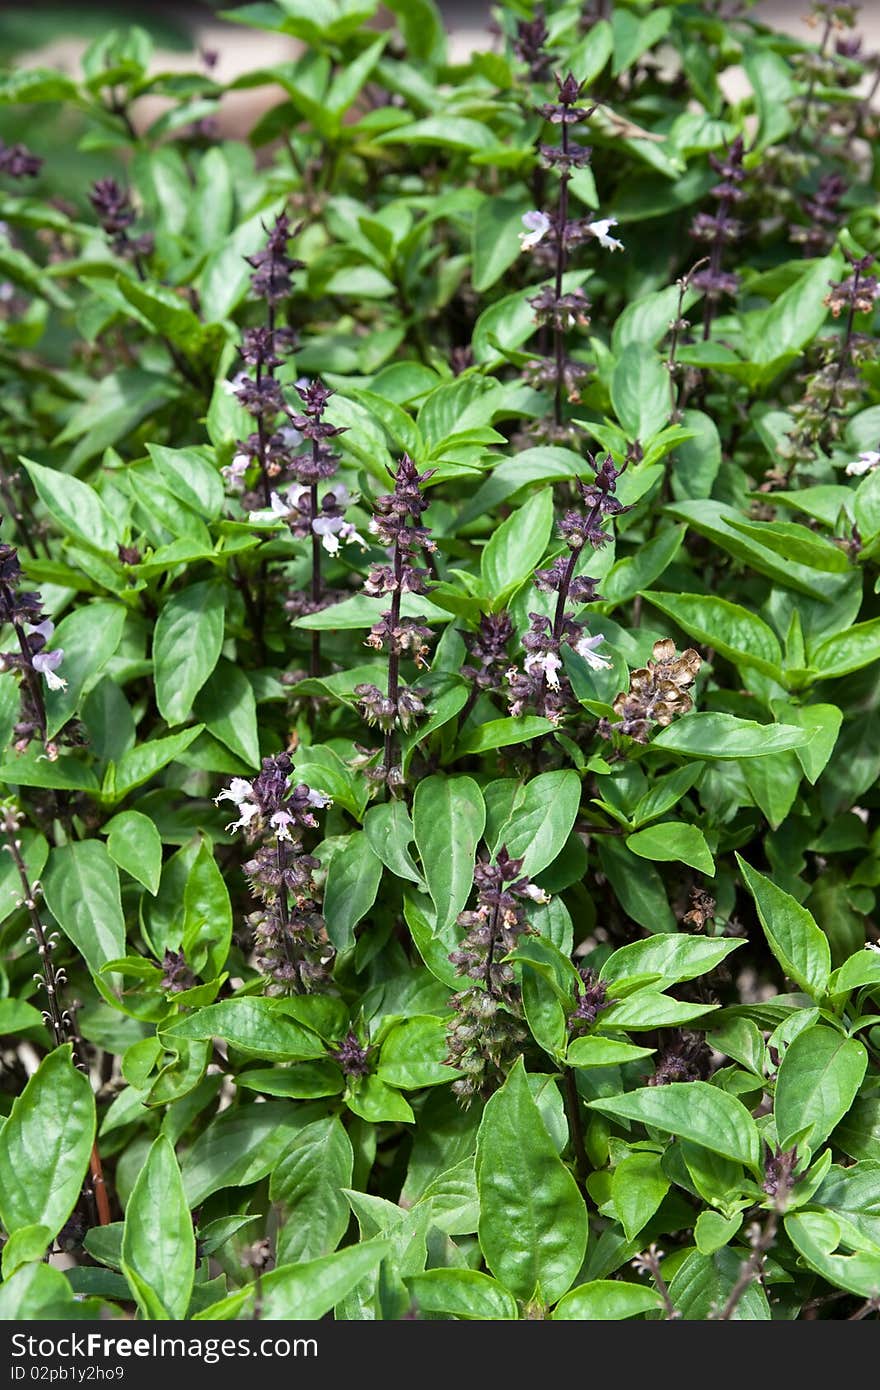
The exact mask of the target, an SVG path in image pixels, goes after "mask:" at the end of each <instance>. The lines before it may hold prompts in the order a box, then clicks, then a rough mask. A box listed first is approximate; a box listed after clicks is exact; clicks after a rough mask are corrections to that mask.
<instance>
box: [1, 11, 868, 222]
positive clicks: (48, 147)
mask: <svg viewBox="0 0 880 1390" xmlns="http://www.w3.org/2000/svg"><path fill="white" fill-rule="evenodd" d="M240 3H242V4H243V3H244V0H240ZM589 3H590V0H585V3H584V8H585V10H588V8H589ZM728 3H729V4H730V5H731V6H732V7H735V0H728ZM438 4H439V8H440V9H441V11H442V13H443V15H444V18H445V21H446V27H447V30H448V32H449V34H450V37H451V45H450V48H451V58H452V60H453V61H461V60H463V59H465V58H466V57H467V56H468V55H469V54H470V52H471V51H472V50H473V49H475V48H478V47H490V46H491V44H492V37H491V35H490V34H489V33H488V32H487V25H488V23H489V21H490V18H491V12H492V9H493V5H492V4H491V3H490V0H438ZM235 7H236V0H66V2H65V0H29V2H28V3H21V0H17V2H16V0H0V68H3V67H7V68H8V67H20V66H33V65H39V66H42V67H53V68H58V69H60V70H61V71H62V72H65V73H69V74H70V75H71V76H78V75H80V58H81V56H82V54H83V52H84V51H85V49H86V48H87V46H88V45H89V43H91V42H92V41H93V40H95V39H96V38H100V37H101V36H102V35H105V34H107V32H108V31H110V30H113V29H116V30H119V29H126V28H128V27H129V26H132V25H140V26H142V27H143V28H144V29H145V30H147V32H148V33H149V35H150V38H151V40H152V42H153V44H154V45H155V50H156V51H155V53H154V57H153V60H152V63H151V70H152V71H153V72H200V73H202V74H207V73H208V72H209V71H210V75H211V76H212V77H213V78H215V79H216V80H217V81H218V82H220V83H223V84H226V83H228V82H231V81H233V80H234V79H235V78H237V77H238V76H240V75H241V74H243V73H245V72H249V71H254V70H255V69H258V68H261V67H271V66H272V65H273V64H275V63H278V62H283V61H286V60H289V59H291V58H294V57H295V56H296V54H297V52H298V50H299V47H300V45H299V43H298V41H297V40H296V39H294V38H290V37H288V36H285V35H282V34H270V33H264V32H260V31H258V30H256V29H251V28H248V27H246V26H245V25H242V24H233V23H230V22H229V21H228V20H224V19H223V18H222V13H223V10H224V9H232V8H235ZM707 8H709V7H708V6H707ZM711 8H712V9H713V11H714V9H715V6H714V5H713V6H712V7H711ZM744 8H745V9H746V10H747V11H748V12H750V13H751V14H752V15H754V16H756V17H759V18H760V19H762V20H763V21H764V22H765V23H768V24H770V25H772V26H773V27H775V28H778V29H780V30H782V31H786V32H788V33H791V34H793V35H795V36H797V37H799V38H801V39H808V40H810V39H813V38H814V37H815V31H814V30H810V29H809V28H808V27H807V25H806V22H805V16H806V14H807V13H808V11H809V9H810V0H757V3H755V4H754V5H751V6H749V5H748V3H746V4H745V6H744ZM377 23H380V24H381V23H382V10H381V8H380V11H379V15H378V17H377ZM858 31H859V32H861V33H862V35H863V39H864V46H865V49H866V50H867V51H877V50H878V49H880V0H866V3H864V4H863V5H862V8H861V12H860V15H859V23H858ZM206 59H207V62H206ZM723 86H724V90H725V92H726V93H727V95H728V96H729V97H732V98H734V99H735V98H736V97H738V96H739V95H740V88H741V90H742V93H743V94H744V93H745V92H746V91H747V90H748V87H747V84H746V82H745V79H744V75H743V76H742V77H741V78H740V75H739V74H738V72H737V70H736V69H729V70H728V71H727V73H726V74H725V78H724V82H723ZM277 100H278V91H277V90H276V89H273V88H271V87H267V86H263V87H259V88H254V89H250V90H240V91H234V92H227V93H225V94H224V96H223V98H222V101H221V103H220V106H219V108H218V109H216V111H215V113H213V114H212V120H214V129H215V132H216V135H218V136H219V137H220V138H224V137H226V138H229V137H232V138H236V137H238V138H241V137H244V136H247V134H248V132H249V131H250V130H251V129H252V128H253V126H254V125H255V124H256V122H257V121H258V120H259V119H260V117H261V115H262V114H263V113H264V111H265V110H266V109H267V108H269V107H272V106H274V105H275V104H276V102H277ZM168 106H169V102H168V100H167V98H163V97H159V96H150V95H148V96H144V97H141V98H139V99H138V100H137V101H136V103H135V105H134V107H133V109H132V119H133V121H134V124H135V125H136V127H137V128H138V129H139V130H145V129H146V128H147V127H149V126H150V125H151V123H152V122H154V121H156V120H157V119H158V118H159V117H160V116H161V115H162V113H163V112H164V111H165V110H167V109H168ZM75 120H76V117H75V114H74V113H73V112H72V111H71V110H70V108H69V106H68V108H66V109H65V110H63V111H62V110H61V108H59V107H58V106H57V105H55V104H47V105H42V106H40V105H37V106H31V107H29V108H28V110H27V117H26V123H27V129H24V127H23V124H22V109H21V108H19V109H18V110H16V109H15V108H14V107H13V108H9V107H6V108H0V138H3V139H6V140H22V139H23V140H25V141H26V142H27V143H28V144H30V145H32V146H33V147H34V148H35V149H37V150H39V152H40V154H41V155H43V156H44V158H45V159H46V163H47V168H46V173H47V175H50V176H51V179H52V181H53V184H54V186H55V187H56V189H57V191H58V192H59V193H61V194H62V195H63V194H65V193H69V195H70V196H71V197H72V198H74V199H75V200H76V199H78V198H79V197H80V196H81V191H82V188H83V187H84V186H85V185H86V181H87V180H88V179H89V178H91V177H98V176H100V174H101V173H103V172H106V171H107V155H106V153H102V152H101V150H100V148H99V142H98V141H97V140H96V141H95V142H94V148H90V147H89V142H88V141H87V142H86V144H85V147H84V146H83V144H82V143H81V142H80V140H79V138H78V134H79V132H78V131H77V130H76V129H75V125H74V122H75ZM65 123H66V127H65Z"/></svg>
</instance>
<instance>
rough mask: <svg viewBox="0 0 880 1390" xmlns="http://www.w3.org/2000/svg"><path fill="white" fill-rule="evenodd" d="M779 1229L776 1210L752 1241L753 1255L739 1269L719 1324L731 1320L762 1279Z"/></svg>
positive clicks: (770, 1214)
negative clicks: (755, 1282)
mask: <svg viewBox="0 0 880 1390" xmlns="http://www.w3.org/2000/svg"><path fill="white" fill-rule="evenodd" d="M778 1228H779V1212H778V1211H776V1210H775V1209H774V1210H773V1211H771V1212H770V1213H769V1214H768V1216H767V1220H766V1221H765V1222H764V1227H763V1229H762V1230H759V1231H758V1233H757V1235H756V1236H755V1238H754V1240H753V1241H752V1253H751V1255H750V1256H749V1258H748V1259H747V1260H744V1261H743V1263H742V1264H741V1265H740V1267H739V1274H738V1275H737V1278H736V1283H735V1284H734V1286H733V1288H732V1289H731V1290H730V1293H729V1294H728V1296H727V1302H726V1303H725V1304H724V1307H723V1308H722V1309H721V1312H720V1313H718V1314H717V1319H716V1320H717V1321H718V1322H729V1321H730V1319H731V1318H732V1317H733V1315H734V1313H735V1312H736V1309H737V1308H738V1306H739V1303H740V1301H741V1299H742V1297H743V1295H744V1294H745V1292H746V1289H748V1288H749V1286H750V1285H751V1284H753V1283H754V1281H755V1280H756V1279H759V1278H760V1277H761V1272H762V1271H763V1268H764V1259H765V1257H766V1255H767V1251H768V1250H769V1249H770V1248H771V1246H772V1245H773V1243H774V1242H775V1240H776V1232H777V1230H778Z"/></svg>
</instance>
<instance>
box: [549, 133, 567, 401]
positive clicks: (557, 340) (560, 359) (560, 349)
mask: <svg viewBox="0 0 880 1390" xmlns="http://www.w3.org/2000/svg"><path fill="white" fill-rule="evenodd" d="M562 152H563V154H568V125H567V124H566V122H565V121H563V123H562ZM559 177H560V184H559V215H558V219H557V223H556V299H557V301H558V300H559V299H561V297H562V276H563V274H564V272H565V259H566V257H565V228H566V224H567V222H568V183H569V180H570V178H571V170H570V169H569V168H567V167H564V168H563V170H562V173H561V174H560V176H559ZM553 343H554V351H555V358H556V392H555V396H554V400H553V419H554V421H555V423H556V424H557V425H561V424H562V377H563V369H564V367H565V333H564V332H563V330H562V328H561V327H560V325H559V323H558V321H557V322H555V323H554V325H553Z"/></svg>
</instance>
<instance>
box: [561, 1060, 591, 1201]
mask: <svg viewBox="0 0 880 1390" xmlns="http://www.w3.org/2000/svg"><path fill="white" fill-rule="evenodd" d="M562 1075H563V1078H564V1081H565V1113H566V1115H567V1117H568V1132H569V1135H570V1137H571V1143H572V1148H573V1149H574V1161H575V1171H576V1173H577V1180H578V1186H579V1187H580V1188H581V1191H585V1189H586V1184H587V1171H588V1169H589V1163H588V1162H587V1150H586V1147H585V1145H584V1128H583V1125H582V1123H581V1106H580V1097H579V1096H578V1090H577V1081H576V1080H575V1074H574V1072H573V1070H572V1068H571V1067H563V1069H562Z"/></svg>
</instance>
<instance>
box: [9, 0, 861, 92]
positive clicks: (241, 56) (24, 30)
mask: <svg viewBox="0 0 880 1390" xmlns="http://www.w3.org/2000/svg"><path fill="white" fill-rule="evenodd" d="M242 2H243V0H242ZM438 2H439V8H440V9H441V11H442V12H443V14H444V16H445V17H446V22H447V28H448V29H449V32H450V34H451V35H452V36H453V39H454V43H455V50H454V51H455V56H456V57H457V56H459V55H460V54H462V53H467V52H468V51H469V49H470V46H471V45H472V44H476V43H478V42H482V43H486V42H487V40H486V37H485V30H486V24H487V22H488V20H489V17H490V10H491V5H490V4H489V2H488V0H438ZM232 8H235V0H225V3H222V2H221V0H216V3H210V0H103V3H102V0H68V2H67V3H63V2H62V3H59V0H31V3H29V4H22V3H14V2H13V3H9V0H0V63H3V64H7V63H10V62H14V63H18V62H20V61H21V60H22V59H23V58H27V59H28V60H30V59H31V58H32V57H33V56H35V55H36V54H38V53H39V55H40V61H41V62H48V63H58V64H59V65H66V64H69V63H75V62H76V59H77V56H78V52H80V51H81V50H82V47H83V46H84V45H85V44H86V43H87V42H89V41H90V40H91V39H93V38H95V37H96V36H97V35H99V34H101V33H102V32H104V31H105V30H106V29H107V27H108V26H113V27H119V26H125V25H130V24H140V25H142V26H143V27H144V28H145V29H147V30H148V31H149V32H150V34H151V36H152V37H153V39H154V41H155V43H156V45H157V48H159V49H160V50H164V53H165V55H167V57H168V59H169V65H171V64H170V60H171V59H172V58H174V59H175V61H174V63H173V66H175V67H176V66H180V67H181V68H183V69H185V68H186V67H188V66H190V64H188V63H187V61H186V55H187V53H188V51H190V50H192V48H193V46H194V45H195V46H196V47H206V48H209V49H213V50H215V51H217V52H219V55H220V59H219V70H218V76H219V77H220V78H221V80H228V79H229V78H230V77H233V76H235V75H237V74H238V73H239V72H242V71H244V70H245V69H246V68H248V67H249V66H251V65H252V62H253V59H254V57H255V55H256V56H257V61H262V59H263V57H265V56H269V57H272V58H274V59H275V61H277V60H278V58H279V57H280V56H281V52H280V50H285V49H287V50H289V51H295V48H296V45H295V41H293V40H287V39H285V38H284V37H283V36H271V35H266V34H259V33H256V32H255V31H253V30H248V29H246V28H245V27H244V26H242V25H239V24H230V23H229V22H228V21H224V20H223V19H222V18H221V17H220V16H221V14H222V12H223V10H224V9H232ZM585 8H586V7H585ZM809 8H810V5H809V0H758V2H757V3H756V4H755V5H754V6H753V7H752V13H753V14H754V15H756V16H759V17H760V18H761V19H762V20H764V21H765V22H766V23H768V24H772V25H774V26H776V27H778V28H780V29H783V30H786V31H788V32H789V33H794V34H798V35H800V36H803V35H804V34H805V33H806V32H808V31H807V30H806V29H805V22H804V17H805V15H806V13H807V12H808V10H809ZM858 27H859V29H860V30H861V31H862V32H863V33H864V35H865V39H866V41H869V40H872V41H876V42H877V43H878V44H880V0H867V3H864V4H863V5H862V9H861V14H860V16H859V26H858ZM481 35H482V36H483V37H482V40H481V39H480V36H481Z"/></svg>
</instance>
